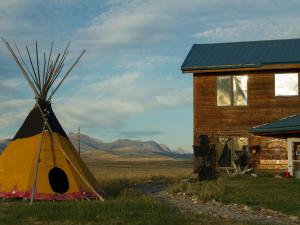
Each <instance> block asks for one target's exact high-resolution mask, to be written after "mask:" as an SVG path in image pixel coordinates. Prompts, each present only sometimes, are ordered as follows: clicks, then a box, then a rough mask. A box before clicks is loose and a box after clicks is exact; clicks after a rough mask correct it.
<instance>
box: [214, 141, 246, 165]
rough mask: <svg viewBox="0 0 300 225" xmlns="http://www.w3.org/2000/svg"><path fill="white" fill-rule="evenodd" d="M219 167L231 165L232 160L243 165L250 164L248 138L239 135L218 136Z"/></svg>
mask: <svg viewBox="0 0 300 225" xmlns="http://www.w3.org/2000/svg"><path fill="white" fill-rule="evenodd" d="M216 151H217V163H218V166H219V167H231V166H232V162H234V163H235V164H236V165H239V166H241V167H245V166H246V165H247V164H248V138H247V137H239V136H231V137H230V136H227V137H226V136H221V137H218V142H217V146H216Z"/></svg>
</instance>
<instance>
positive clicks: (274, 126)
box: [250, 113, 300, 136]
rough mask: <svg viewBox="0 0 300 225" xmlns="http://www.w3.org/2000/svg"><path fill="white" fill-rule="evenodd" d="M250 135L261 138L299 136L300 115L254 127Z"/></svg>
mask: <svg viewBox="0 0 300 225" xmlns="http://www.w3.org/2000/svg"><path fill="white" fill-rule="evenodd" d="M250 133H253V134H256V135H262V136H281V135H282V136H293V135H295V136H299V135H300V113H299V114H295V115H292V116H289V117H286V118H283V119H279V120H275V121H273V122H270V123H266V124H262V125H259V126H255V127H253V128H251V129H250Z"/></svg>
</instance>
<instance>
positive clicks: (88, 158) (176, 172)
mask: <svg viewBox="0 0 300 225" xmlns="http://www.w3.org/2000/svg"><path fill="white" fill-rule="evenodd" d="M95 154H96V155H95ZM95 154H91V153H89V154H85V155H83V159H84V160H85V162H86V163H87V164H88V165H89V167H90V169H91V170H92V172H93V174H94V175H95V177H96V178H97V179H98V180H99V181H100V183H101V182H102V181H104V182H105V181H107V180H112V179H113V180H115V179H124V178H128V179H140V178H142V179H146V178H150V177H153V176H164V177H182V176H188V175H190V174H191V173H192V160H174V159H170V158H131V159H130V160H121V159H120V158H113V159H111V158H110V157H109V158H106V157H105V156H103V155H100V156H101V157H99V156H98V155H97V153H95Z"/></svg>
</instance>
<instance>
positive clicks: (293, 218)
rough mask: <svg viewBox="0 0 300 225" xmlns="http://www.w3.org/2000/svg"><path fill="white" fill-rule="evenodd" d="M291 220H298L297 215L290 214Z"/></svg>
mask: <svg viewBox="0 0 300 225" xmlns="http://www.w3.org/2000/svg"><path fill="white" fill-rule="evenodd" d="M290 219H291V220H298V216H290Z"/></svg>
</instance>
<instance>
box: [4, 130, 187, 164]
mask: <svg viewBox="0 0 300 225" xmlns="http://www.w3.org/2000/svg"><path fill="white" fill-rule="evenodd" d="M68 136H69V138H70V140H71V142H72V143H73V145H74V146H75V148H76V149H77V148H78V134H76V133H69V134H68ZM9 141H10V140H9V139H4V140H1V139H0V152H2V151H3V150H4V149H5V147H6V146H7V144H8V143H9ZM80 150H81V152H82V153H87V152H101V153H105V154H109V155H112V156H118V157H121V158H143V157H145V158H148V157H152V158H153V157H160V158H161V157H162V158H173V159H191V158H192V154H191V153H189V152H187V151H185V150H184V149H182V148H178V149H177V150H175V151H172V150H171V149H170V148H169V147H168V146H167V145H165V144H158V143H157V142H155V141H137V140H130V139H119V140H116V141H114V142H109V143H108V142H104V141H102V140H100V139H96V138H93V137H90V136H88V135H85V134H81V135H80Z"/></svg>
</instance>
